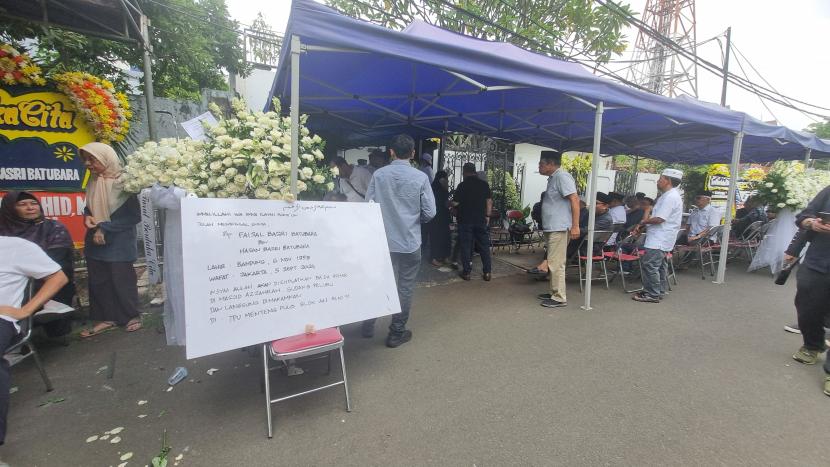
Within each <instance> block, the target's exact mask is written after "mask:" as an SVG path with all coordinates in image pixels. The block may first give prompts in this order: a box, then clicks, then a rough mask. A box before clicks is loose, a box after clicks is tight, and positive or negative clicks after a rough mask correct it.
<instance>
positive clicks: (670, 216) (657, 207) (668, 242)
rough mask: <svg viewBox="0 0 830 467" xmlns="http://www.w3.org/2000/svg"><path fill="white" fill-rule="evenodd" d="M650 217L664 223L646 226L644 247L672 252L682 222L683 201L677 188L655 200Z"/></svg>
mask: <svg viewBox="0 0 830 467" xmlns="http://www.w3.org/2000/svg"><path fill="white" fill-rule="evenodd" d="M651 217H659V218H660V219H663V221H664V222H662V223H660V224H648V226H647V227H646V243H645V247H646V248H649V249H653V250H662V251H672V249H674V243H675V241H677V232H679V231H680V224H681V223H682V222H683V199H682V198H681V197H680V192H679V191H677V188H672V189H671V190H669V191H667V192H665V193H663V194H662V195H660V197H659V198H657V202H656V203H655V204H654V209H653V210H652V211H651Z"/></svg>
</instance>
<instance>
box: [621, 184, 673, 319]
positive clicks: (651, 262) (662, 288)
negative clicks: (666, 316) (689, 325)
mask: <svg viewBox="0 0 830 467" xmlns="http://www.w3.org/2000/svg"><path fill="white" fill-rule="evenodd" d="M682 179H683V172H681V171H680V170H677V169H665V170H663V173H662V174H661V175H660V178H659V179H658V180H657V189H658V190H659V191H660V193H661V194H660V197H659V198H657V202H656V203H655V205H654V209H652V211H651V216H650V217H649V218H648V219H646V220H644V221H642V222H640V223H639V224H638V225H637V227H635V228H634V230H633V232H634V233H639V231H640V229H641V228H642V227H643V226H645V227H646V242H645V254H644V255H643V256H642V258H641V259H640V261H641V262H642V265H643V291H642V292H638V293H636V294H634V295H633V296H632V297H631V298H632V299H634V300H637V301H638V302H646V303H660V300H661V299H662V298H663V295H665V294H666V290H667V288H668V282H667V280H666V254H667V253H669V252H670V251H672V250H673V249H674V243H675V241H676V240H677V232H679V231H680V224H681V223H682V222H683V198H682V197H681V196H680V192H679V191H678V190H677V187H678V186H680V181H681V180H682Z"/></svg>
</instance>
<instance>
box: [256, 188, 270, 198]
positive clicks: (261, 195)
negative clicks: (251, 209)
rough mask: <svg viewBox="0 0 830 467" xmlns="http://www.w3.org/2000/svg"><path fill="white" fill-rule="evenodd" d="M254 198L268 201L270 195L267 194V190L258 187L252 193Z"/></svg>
mask: <svg viewBox="0 0 830 467" xmlns="http://www.w3.org/2000/svg"><path fill="white" fill-rule="evenodd" d="M254 196H256V198H257V199H268V197H269V196H270V193H269V192H268V189H267V188H265V187H259V188H257V189H256V191H254Z"/></svg>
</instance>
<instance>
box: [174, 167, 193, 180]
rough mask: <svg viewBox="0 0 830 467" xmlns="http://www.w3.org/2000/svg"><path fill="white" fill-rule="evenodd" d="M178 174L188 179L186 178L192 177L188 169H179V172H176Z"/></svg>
mask: <svg viewBox="0 0 830 467" xmlns="http://www.w3.org/2000/svg"><path fill="white" fill-rule="evenodd" d="M176 174H177V175H178V176H179V177H185V178H186V177H189V176H190V170H188V168H187V167H179V170H177V171H176Z"/></svg>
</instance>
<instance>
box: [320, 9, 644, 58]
mask: <svg viewBox="0 0 830 467" xmlns="http://www.w3.org/2000/svg"><path fill="white" fill-rule="evenodd" d="M326 3H328V4H329V5H330V6H332V7H334V8H336V9H338V10H340V11H342V12H343V13H345V14H347V15H349V16H352V17H355V18H361V19H365V20H368V21H371V22H373V23H377V24H380V25H382V26H384V27H388V28H392V29H403V28H404V27H406V26H407V25H408V24H409V23H411V22H412V21H414V20H416V19H420V20H423V21H425V22H427V23H430V24H434V25H436V26H440V27H442V28H445V29H449V30H451V31H457V32H460V33H463V34H466V35H469V36H474V37H479V38H482V39H488V40H495V41H504V42H510V43H512V44H514V45H517V46H519V47H522V48H525V49H529V50H534V51H536V52H540V53H543V54H546V55H553V56H557V57H562V58H571V57H581V59H587V60H589V61H596V62H598V63H606V62H608V61H609V60H610V58H611V56H612V54H619V53H622V52H623V51H624V50H625V48H626V41H625V36H624V35H623V33H622V31H623V28H624V27H625V26H626V25H627V22H626V20H625V19H623V18H622V17H621V16H622V15H618V14H616V13H614V12H612V11H610V10H609V9H608V8H606V7H604V6H599V5H594V2H593V1H592V0H326ZM621 8H622V9H624V10H625V11H628V12H631V10H630V8H629V7H628V6H627V5H622V6H621Z"/></svg>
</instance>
